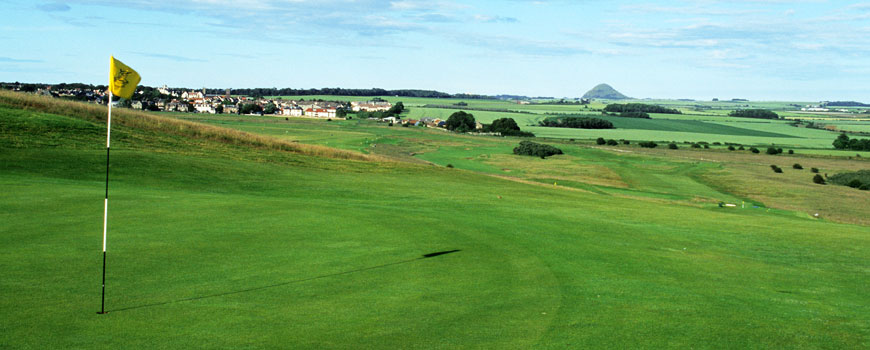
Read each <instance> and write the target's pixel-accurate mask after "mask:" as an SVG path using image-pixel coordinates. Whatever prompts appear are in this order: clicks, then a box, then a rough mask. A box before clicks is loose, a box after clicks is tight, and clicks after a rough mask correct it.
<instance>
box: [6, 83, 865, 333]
mask: <svg viewBox="0 0 870 350" xmlns="http://www.w3.org/2000/svg"><path fill="white" fill-rule="evenodd" d="M282 98H283V99H293V98H299V96H282ZM304 98H306V99H313V98H320V99H324V100H345V101H349V100H352V99H353V98H352V97H342V96H304ZM383 99H385V100H389V101H391V102H399V101H401V102H403V103H404V104H405V106H406V107H407V111H406V112H404V114H403V115H402V117H403V118H405V119H420V118H423V117H431V118H440V119H447V118H448V116H450V115H451V114H452V113H455V112H456V111H459V110H464V111H467V112H468V113H471V114H473V115H474V117H475V118H476V119H477V120H478V121H480V122H483V123H491V122H492V121H494V120H496V119H498V118H505V117H511V118H513V119H515V120H516V122H517V124H518V125H519V126H520V127H521V128H522V130H523V131H530V132H533V133H535V135H536V136H537V137H535V138H530V139H531V140H532V141H535V142H538V143H544V144H548V145H552V146H555V147H558V148H560V149H561V150H562V151H563V152H564V154H560V155H555V156H550V157H547V158H543V157H527V156H521V155H515V154H513V153H512V150H513V149H514V148H515V147H517V145H518V144H519V142H520V141H524V140H527V138H520V137H497V136H484V135H471V134H462V133H455V132H448V131H445V130H439V129H436V128H425V127H419V126H409V127H402V126H399V125H398V124H396V125H393V126H389V125H388V124H386V123H382V122H376V121H372V120H365V119H361V118H353V119H348V120H331V119H330V120H323V119H306V118H285V117H283V116H281V117H277V116H268V115H261V116H255V115H234V114H233V115H231V114H194V113H168V112H141V111H132V110H129V109H124V108H118V109H115V110H113V116H112V151H111V162H110V168H109V178H110V180H109V184H108V192H109V195H108V196H109V209H108V243H107V246H108V248H107V250H108V254H107V260H108V268H107V272H106V300H105V302H106V311H108V313H107V314H102V315H100V314H97V313H96V312H97V311H100V283H101V275H100V273H101V266H102V265H101V264H102V252H101V235H102V224H103V223H102V217H103V196H104V191H105V186H106V184H105V182H104V181H105V176H106V149H105V141H106V112H107V111H106V107H105V106H100V105H94V104H86V103H80V102H71V101H63V100H60V99H53V98H49V97H40V96H35V95H32V94H23V93H15V92H9V91H0V187H2V189H3V191H2V192H0V222H2V224H0V245H2V248H3V249H2V250H0V266H2V267H3V271H4V272H3V274H2V278H0V349H143V348H145V349H149V348H166V349H179V348H233V349H261V348H283V349H460V348H461V349H466V348H468V349H614V348H701V349H705V348H710V349H723V348H725V349H747V348H774V349H866V348H868V347H870V293H868V288H870V253H868V252H870V217H868V215H867V213H868V209H870V192H868V191H862V190H859V189H856V188H851V187H848V186H839V185H835V184H830V183H829V184H827V185H820V184H816V183H814V182H813V176H814V175H816V174H814V173H813V172H811V170H810V169H811V168H815V169H817V170H818V171H819V174H822V175H826V176H827V175H831V176H833V175H835V174H838V173H845V172H854V171H859V170H867V169H870V161H868V160H867V159H868V158H870V152H867V151H846V150H835V149H834V148H833V147H832V146H831V143H832V142H833V141H834V139H836V138H837V136H838V133H837V132H834V131H831V130H823V129H816V128H807V127H801V126H794V125H792V123H793V120H792V119H789V118H791V115H790V114H789V113H783V115H784V116H786V119H781V120H758V119H749V118H736V117H729V116H728V115H727V114H728V112H729V111H730V110H733V109H734V108H730V107H728V105H727V103H726V102H722V103H707V102H705V103H703V104H700V103H694V102H690V103H688V105H680V104H678V103H677V102H674V101H671V102H668V101H655V102H649V103H658V104H661V105H669V106H673V108H679V109H680V110H681V111H683V114H667V115H665V114H653V115H652V118H651V119H630V118H620V117H614V116H602V115H601V112H600V111H599V110H600V109H601V108H603V107H604V105H605V103H603V102H600V101H596V102H593V103H592V104H590V105H588V106H587V107H584V106H579V105H560V104H545V103H539V104H531V105H518V104H513V103H511V102H506V101H498V100H459V99H422V98H408V97H388V96H384V97H383ZM459 102H464V103H465V105H463V106H462V107H464V108H460V107H450V106H453V105H455V104H457V103H459ZM748 103H750V104H751V103H752V102H748ZM684 104H685V103H684ZM695 105H699V106H695ZM427 106H428V107H427ZM778 106H779V105H778V104H777V105H774V104H768V105H764V104H762V105H758V106H753V107H758V108H769V109H774V110H776V109H777V108H780V107H778ZM448 107H449V108H448ZM701 107H704V108H701ZM729 108H730V109H729ZM547 113H549V114H547ZM554 113H561V114H566V115H568V114H570V115H589V116H592V115H595V116H596V117H597V118H603V119H607V120H610V121H612V122H613V124H614V125H615V126H616V128H615V129H607V130H590V129H568V128H549V127H543V126H540V125H539V124H538V122H539V121H541V120H543V119H544V118H545V117H547V116H555V115H559V114H554ZM818 118H822V119H824V118H829V119H831V122H830V124H831V125H835V124H836V125H838V128H839V129H838V130H849V131H853V132H856V133H859V132H862V131H863V132H866V131H867V130H868V129H867V128H866V126H867V125H870V124H867V123H870V122H863V121H862V120H860V119H861V117H860V116H859V117H856V118H855V119H856V120H845V121H843V120H839V119H837V117H826V116H819V117H818ZM859 135H860V134H859ZM598 137H602V138H604V139H615V140H620V142H618V144H617V145H599V144H597V143H596V142H595V140H596V138H598ZM859 137H863V136H859ZM623 141H627V142H628V143H626V142H623ZM641 141H656V142H659V147H656V148H643V147H640V146H638V143H639V142H641ZM701 142H703V145H705V146H707V148H704V147H700V146H697V147H692V144H696V145H700V144H701ZM669 143H673V144H675V147H676V149H669V148H668V147H667V145H668V144H669ZM729 145H735V146H737V145H740V146H741V147H743V146H745V149H744V150H733V151H732V150H729V149H728V146H729ZM750 147H757V148H760V149H761V152H760V153H758V154H755V153H752V152H750V151H749V148H750ZM768 147H779V148H783V149H785V150H786V153H781V154H775V155H771V154H765V152H764V150H765V149H766V148H768ZM789 150H792V151H793V152H792V153H793V154H788V151H789ZM771 165H778V166H779V167H781V168H782V169H783V171H782V172H781V173H777V172H774V171H771ZM794 165H800V166H801V168H800V169H799V168H798V167H797V166H794ZM726 204H727V205H726Z"/></svg>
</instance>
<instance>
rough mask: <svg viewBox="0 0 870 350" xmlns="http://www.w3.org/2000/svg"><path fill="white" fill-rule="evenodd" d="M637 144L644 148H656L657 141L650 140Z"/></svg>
mask: <svg viewBox="0 0 870 350" xmlns="http://www.w3.org/2000/svg"><path fill="white" fill-rule="evenodd" d="M638 145H640V147H644V148H656V147H658V146H659V145H658V144H657V143H655V142H652V141H644V142H640V143H638Z"/></svg>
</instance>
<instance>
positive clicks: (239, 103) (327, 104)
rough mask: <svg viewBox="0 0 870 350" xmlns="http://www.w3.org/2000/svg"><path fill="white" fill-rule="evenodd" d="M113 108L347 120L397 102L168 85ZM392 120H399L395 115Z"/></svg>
mask: <svg viewBox="0 0 870 350" xmlns="http://www.w3.org/2000/svg"><path fill="white" fill-rule="evenodd" d="M32 92H34V93H36V94H40V95H46V96H52V97H58V98H67V99H73V100H80V101H86V102H90V103H96V104H106V103H107V102H108V99H109V96H108V94H107V93H106V91H104V90H103V89H98V88H93V89H87V88H81V87H57V86H45V87H44V88H38V89H36V91H32ZM112 106H113V107H126V108H131V109H138V110H148V111H164V112H191V113H210V114H251V115H275V116H287V117H309V118H326V119H345V118H346V115H347V113H348V112H353V113H357V112H360V111H362V112H386V111H389V110H390V109H391V108H393V104H392V103H390V102H387V101H383V100H380V99H375V100H373V101H353V102H341V101H323V100H304V99H299V100H285V99H282V98H280V97H278V98H251V97H246V96H233V95H231V94H230V90H229V89H227V90H226V93H225V94H222V95H216V94H207V93H206V89H202V90H200V91H197V90H186V89H170V88H168V87H167V86H165V85H164V86H163V87H160V88H156V89H153V90H152V91H148V90H143V89H140V90H138V91H136V95H134V96H133V98H131V99H129V100H113V101H112ZM391 117H392V118H391V119H392V120H387V121H397V120H398V119H397V118H395V117H394V116H391Z"/></svg>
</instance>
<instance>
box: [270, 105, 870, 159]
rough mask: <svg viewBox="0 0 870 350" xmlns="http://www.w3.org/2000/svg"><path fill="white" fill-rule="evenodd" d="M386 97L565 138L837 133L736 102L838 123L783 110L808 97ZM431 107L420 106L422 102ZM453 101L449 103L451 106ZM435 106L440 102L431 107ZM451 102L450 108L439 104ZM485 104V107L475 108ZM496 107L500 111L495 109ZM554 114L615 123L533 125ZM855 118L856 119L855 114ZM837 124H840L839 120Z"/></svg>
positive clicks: (776, 139)
mask: <svg viewBox="0 0 870 350" xmlns="http://www.w3.org/2000/svg"><path fill="white" fill-rule="evenodd" d="M282 98H284V99H298V98H307V99H309V100H310V99H322V100H341V101H359V100H364V99H368V98H364V97H350V96H282ZM381 98H383V99H384V100H387V101H390V102H393V103H395V102H402V103H403V104H404V105H405V106H406V107H407V108H408V110H409V111H408V112H407V113H406V114H404V115H403V116H404V117H405V118H410V119H420V118H425V117H429V118H439V119H447V118H448V117H449V116H450V115H451V114H452V113H454V112H457V111H460V110H465V111H466V112H468V113H471V114H473V115H474V117H475V119H476V120H477V121H479V122H482V123H491V122H492V121H493V120H495V119H499V118H506V117H509V118H513V119H514V120H515V121H516V122H517V124H518V125H519V126H520V128H522V129H523V130H524V131H530V132H533V133H535V135H537V136H538V137H548V138H564V139H595V138H598V137H604V138H608V139H609V138H612V139H628V140H634V141H644V140H652V141H662V142H670V141H676V142H701V141H705V142H711V143H712V142H721V143H726V142H729V143H739V144H745V145H757V146H769V145H771V144H775V145H777V146H778V147H798V148H810V149H826V148H830V146H831V142H833V140H834V139H835V138H836V137H837V133H836V132H831V131H826V130H819V129H807V128H798V127H794V126H791V125H790V124H789V123H792V121H791V120H761V119H750V118H735V117H729V116H727V113H728V112H729V111H731V110H733V109H734V108H738V107H739V108H768V109H773V110H774V111H777V112H778V113H780V114H782V115H783V116H787V117H788V116H793V115H797V116H798V117H800V118H803V119H807V118H820V120H826V121H828V122H830V123H837V122H836V121H835V120H831V119H828V117H826V116H825V115H821V114H820V115H805V114H803V115H802V114H795V113H794V112H788V111H786V112H783V110H786V109H788V108H792V109H793V108H796V107H795V106H796V105H797V106H802V105H806V104H808V103H806V102H766V101H760V102H755V101H749V102H739V103H738V102H727V101H719V102H710V101H689V102H687V101H668V100H626V101H615V102H617V103H632V102H637V103H654V104H659V105H664V106H668V107H671V108H678V109H680V110H682V111H683V113H684V114H652V115H651V117H652V118H653V121H650V120H638V119H634V120H632V119H627V118H619V117H611V116H602V115H601V113H600V110H601V109H602V108H604V106H606V103H605V102H607V101H596V102H593V103H592V104H590V105H588V106H581V105H570V104H562V105H558V104H529V105H520V104H516V103H514V102H512V101H501V100H474V99H467V100H463V99H433V98H408V97H395V96H382V97H381ZM459 102H465V103H467V104H468V105H467V106H462V107H460V106H455V104H456V103H459ZM427 105H428V106H429V107H424V106H427ZM451 105H453V106H451ZM432 106H439V107H432ZM444 106H451V107H450V108H442V107H444ZM693 106H703V107H705V108H708V109H703V110H694V109H693V108H694V107H693ZM479 109H489V110H479ZM493 109H495V110H500V111H493ZM547 113H555V114H581V115H584V116H590V117H595V118H601V119H606V120H609V121H611V122H613V123H614V126H615V127H616V129H608V130H588V129H564V128H547V127H540V126H537V125H538V122H539V121H540V120H543V119H544V118H546V117H548V116H550V115H547ZM856 118H857V119H856ZM842 123H843V124H847V125H848V126H846V129H843V130H851V131H862V130H864V128H865V127H870V121H863V120H862V119H861V118H859V117H855V118H853V119H849V121H848V122H842ZM838 125H839V124H838Z"/></svg>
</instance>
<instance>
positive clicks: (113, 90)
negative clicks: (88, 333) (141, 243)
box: [98, 56, 142, 314]
mask: <svg viewBox="0 0 870 350" xmlns="http://www.w3.org/2000/svg"><path fill="white" fill-rule="evenodd" d="M141 80H142V77H140V76H139V73H136V71H135V70H133V69H132V68H130V67H128V66H127V65H126V64H124V63H122V62H121V61H118V60H116V59H115V57H114V56H112V57H111V61H110V62H109V117H108V119H107V120H106V199H105V202H104V207H103V293H102V296H101V297H100V312H98V313H100V314H104V313H106V231H107V230H108V223H109V221H108V220H109V141H110V140H111V135H112V95H113V94H114V95H118V96H119V97H122V98H130V97H132V96H133V93H134V92H136V86H137V85H139V81H141Z"/></svg>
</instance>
